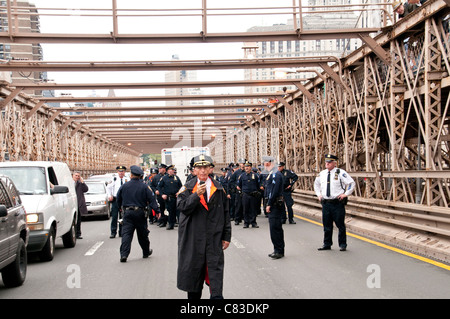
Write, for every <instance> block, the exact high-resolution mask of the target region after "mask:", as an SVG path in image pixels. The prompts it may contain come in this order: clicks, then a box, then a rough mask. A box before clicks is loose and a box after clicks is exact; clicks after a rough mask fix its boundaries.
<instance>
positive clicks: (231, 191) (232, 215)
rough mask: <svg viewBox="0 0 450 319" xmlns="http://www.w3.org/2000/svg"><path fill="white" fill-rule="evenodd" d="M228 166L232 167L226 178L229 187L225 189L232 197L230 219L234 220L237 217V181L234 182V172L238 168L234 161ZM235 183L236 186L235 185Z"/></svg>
mask: <svg viewBox="0 0 450 319" xmlns="http://www.w3.org/2000/svg"><path fill="white" fill-rule="evenodd" d="M228 167H229V168H230V170H229V171H228V173H227V176H226V179H227V188H225V191H226V192H227V197H228V196H229V198H230V203H229V204H230V208H229V211H230V220H231V221H233V220H234V219H235V215H236V214H235V206H236V205H235V203H236V192H237V190H236V183H235V182H234V184H233V183H232V180H231V178H232V176H233V174H234V170H235V168H237V164H234V163H230V164H229V165H228ZM233 185H234V186H233Z"/></svg>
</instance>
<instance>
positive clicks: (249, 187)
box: [237, 172, 259, 196]
mask: <svg viewBox="0 0 450 319" xmlns="http://www.w3.org/2000/svg"><path fill="white" fill-rule="evenodd" d="M237 185H238V186H239V188H240V189H241V191H242V192H244V193H246V194H250V195H252V196H254V195H255V194H254V193H255V192H258V193H259V176H258V175H257V174H256V173H253V172H251V173H246V172H243V173H242V174H241V176H239V178H238V184H237Z"/></svg>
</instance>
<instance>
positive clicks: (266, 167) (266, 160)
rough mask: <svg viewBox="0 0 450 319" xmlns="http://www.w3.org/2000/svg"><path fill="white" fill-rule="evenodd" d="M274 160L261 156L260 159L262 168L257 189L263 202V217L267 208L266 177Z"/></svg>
mask: <svg viewBox="0 0 450 319" xmlns="http://www.w3.org/2000/svg"><path fill="white" fill-rule="evenodd" d="M274 160H275V159H274V158H273V157H271V156H263V157H262V162H263V168H262V169H261V173H260V174H259V188H260V191H261V196H262V200H263V203H262V204H263V205H262V206H263V212H264V215H265V216H266V217H267V212H266V206H267V197H268V194H267V185H266V183H267V176H269V173H270V169H269V167H270V165H271V164H270V163H271V162H272V161H274Z"/></svg>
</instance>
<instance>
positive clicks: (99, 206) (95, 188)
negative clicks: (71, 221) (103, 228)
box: [81, 180, 110, 219]
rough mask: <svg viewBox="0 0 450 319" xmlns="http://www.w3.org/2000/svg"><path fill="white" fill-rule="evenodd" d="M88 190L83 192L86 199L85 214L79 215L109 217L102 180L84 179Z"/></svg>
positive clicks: (106, 197)
mask: <svg viewBox="0 0 450 319" xmlns="http://www.w3.org/2000/svg"><path fill="white" fill-rule="evenodd" d="M84 182H85V183H86V185H87V186H88V187H89V190H88V191H87V192H86V193H84V198H85V199H86V207H87V214H82V215H81V216H83V217H85V216H98V215H100V216H104V217H105V218H106V219H109V217H110V214H109V213H110V205H109V200H108V194H107V193H106V185H105V183H104V182H102V181H95V180H94V181H91V180H85V181H84Z"/></svg>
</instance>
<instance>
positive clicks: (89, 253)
mask: <svg viewBox="0 0 450 319" xmlns="http://www.w3.org/2000/svg"><path fill="white" fill-rule="evenodd" d="M103 243H104V242H103V241H98V242H96V243H95V244H94V246H92V247H91V248H90V249H89V250H88V251H87V252H86V253H85V254H84V255H85V256H92V255H93V254H94V253H95V252H96V251H97V249H99V248H100V246H101V245H103Z"/></svg>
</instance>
